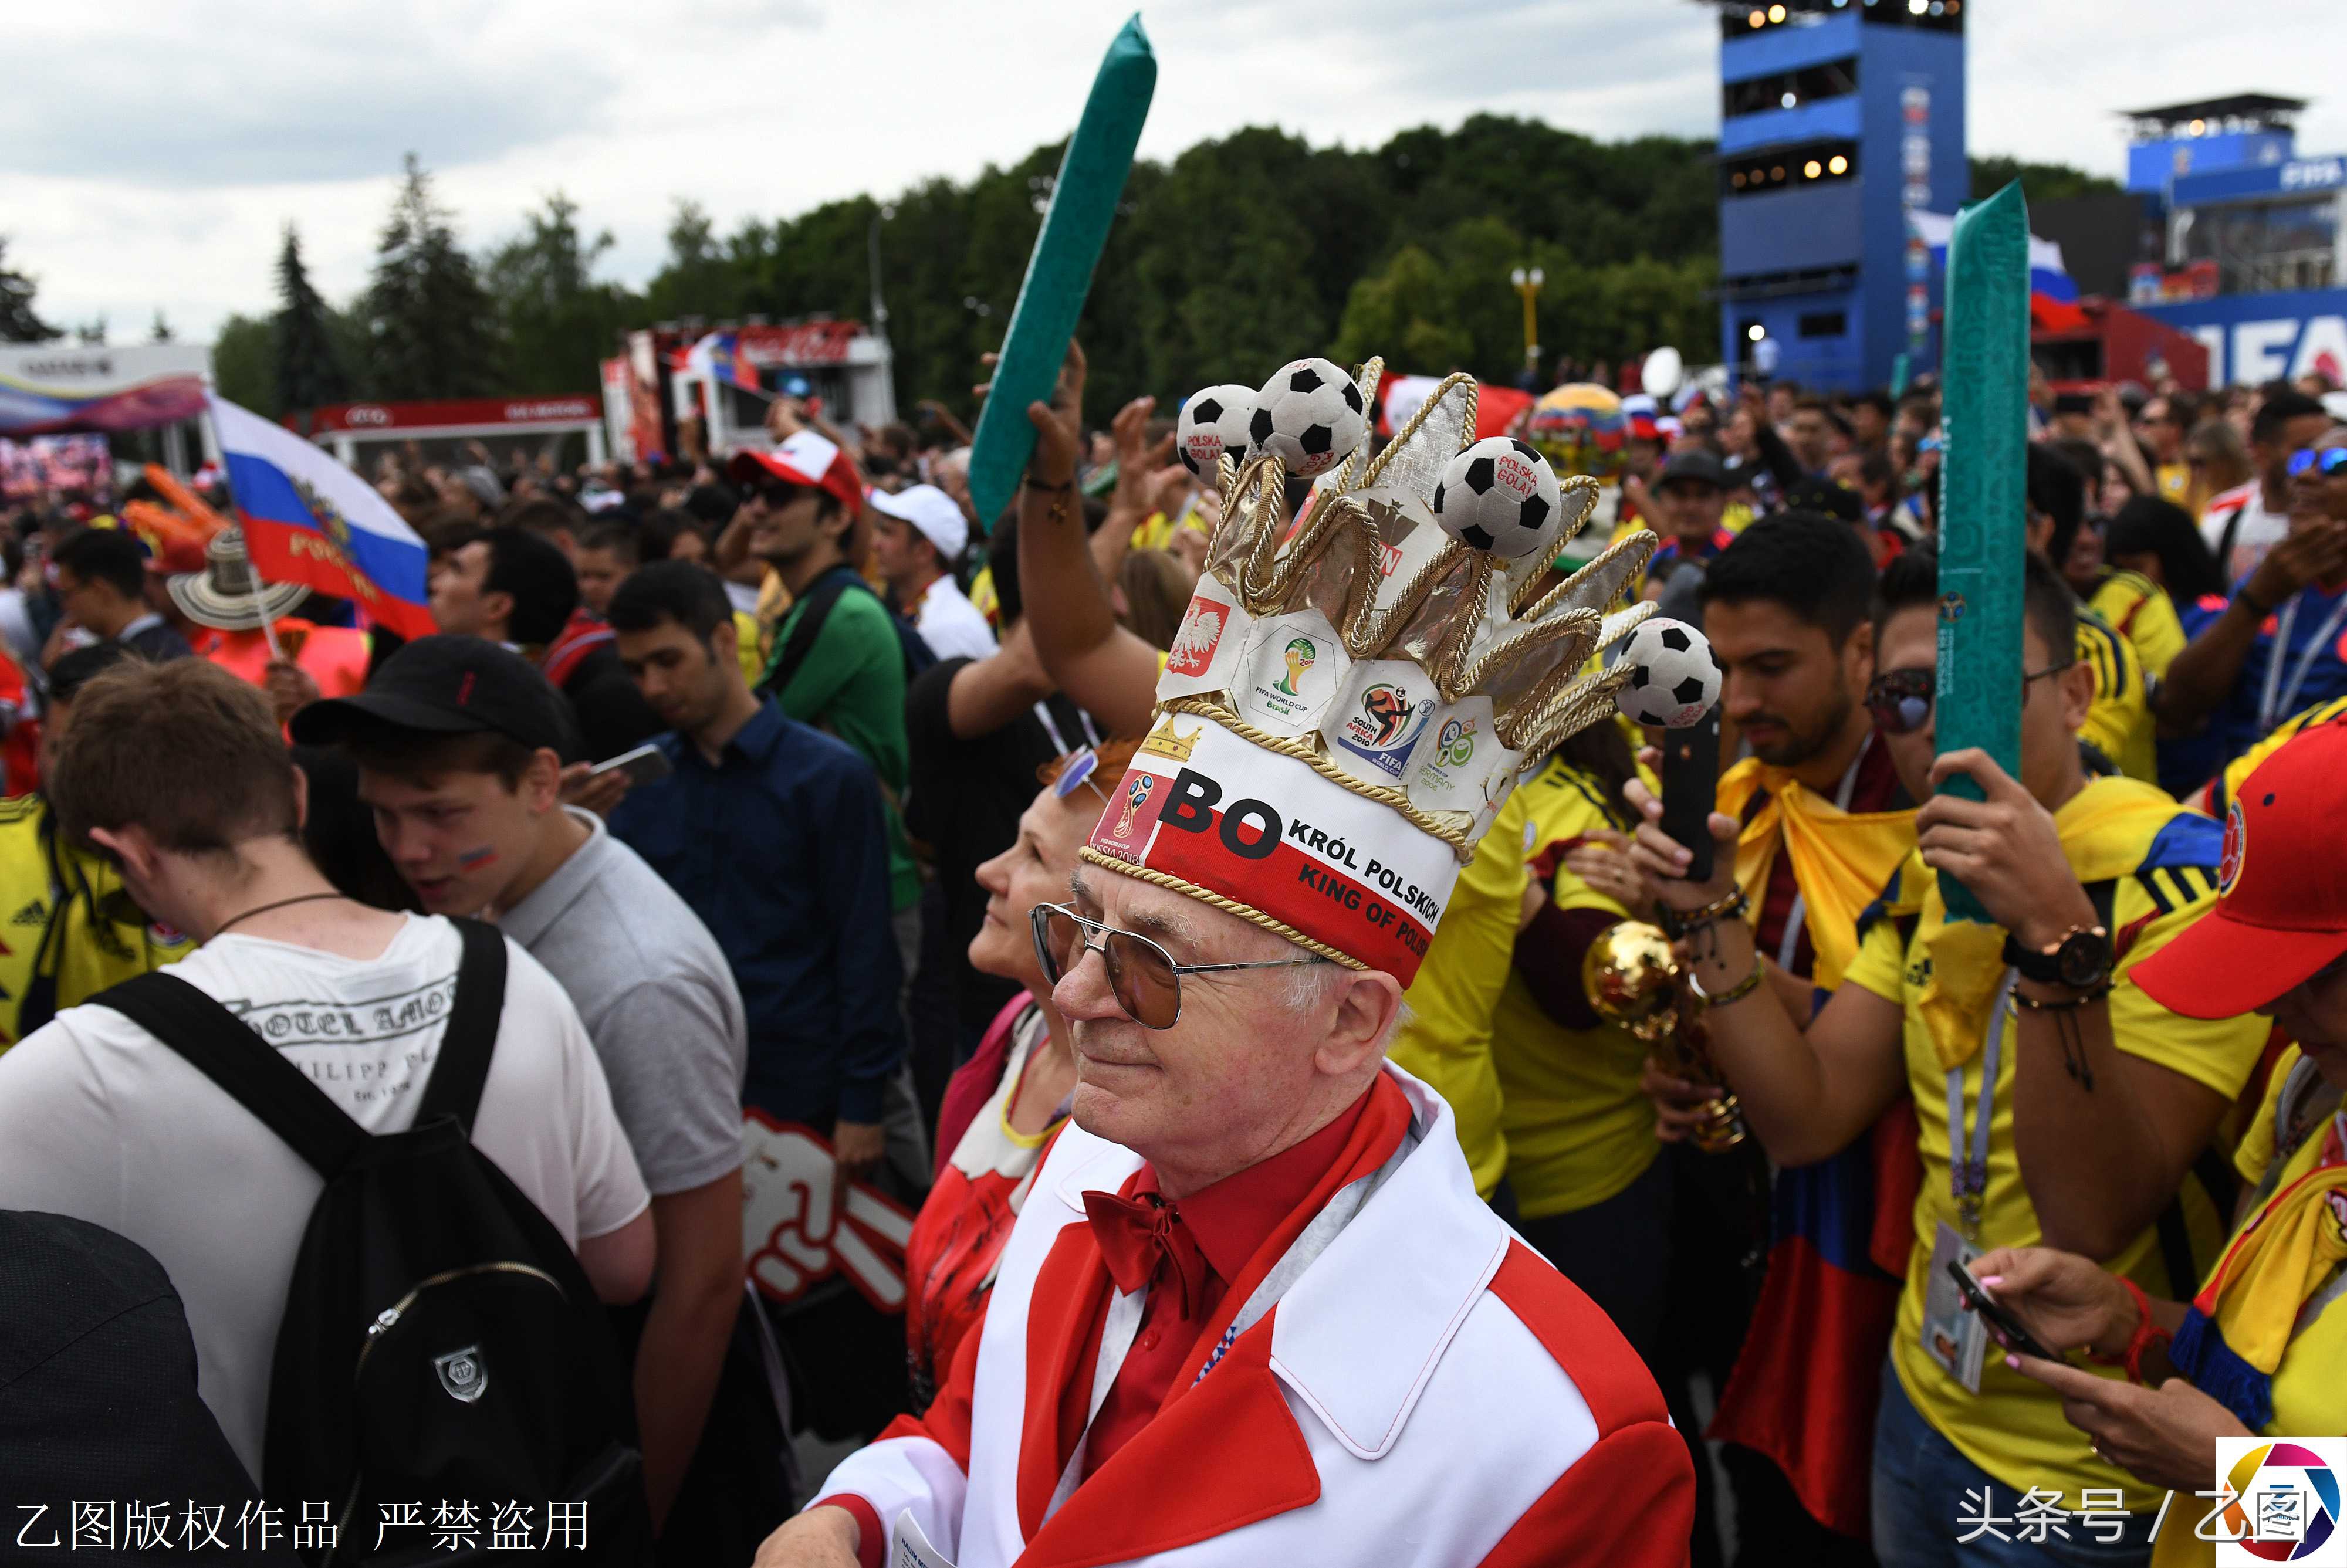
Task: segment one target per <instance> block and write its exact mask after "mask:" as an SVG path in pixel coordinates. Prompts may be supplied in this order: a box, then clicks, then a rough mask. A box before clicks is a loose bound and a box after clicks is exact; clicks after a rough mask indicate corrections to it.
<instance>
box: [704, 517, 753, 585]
mask: <svg viewBox="0 0 2347 1568" xmlns="http://www.w3.org/2000/svg"><path fill="white" fill-rule="evenodd" d="M748 559H750V508H749V507H747V506H746V505H745V506H740V507H734V508H733V516H732V517H731V518H727V519H726V520H725V528H724V529H723V532H721V533H720V534H719V535H718V536H717V538H716V540H715V542H713V543H712V544H711V545H710V547H709V561H710V564H711V565H712V567H714V568H716V569H717V575H718V576H720V577H730V576H732V575H733V569H735V568H736V567H738V566H740V565H741V564H742V563H743V561H745V560H748Z"/></svg>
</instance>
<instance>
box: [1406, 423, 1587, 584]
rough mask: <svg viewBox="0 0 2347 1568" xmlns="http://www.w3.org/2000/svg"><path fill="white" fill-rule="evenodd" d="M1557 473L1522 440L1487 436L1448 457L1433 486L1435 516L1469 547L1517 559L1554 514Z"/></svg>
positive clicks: (1536, 542)
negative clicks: (1455, 454) (1447, 464)
mask: <svg viewBox="0 0 2347 1568" xmlns="http://www.w3.org/2000/svg"><path fill="white" fill-rule="evenodd" d="M1557 504H1558V501H1557V484H1556V471H1555V470H1554V469H1553V468H1551V467H1550V466H1548V459H1547V458H1545V457H1543V456H1541V455H1540V454H1539V453H1537V452H1535V451H1533V450H1532V448H1531V447H1530V446H1526V445H1525V444H1524V443H1522V442H1521V441H1517V440H1514V439H1512V438H1511V437H1509V436H1485V437H1484V438H1483V439H1482V440H1481V441H1478V442H1476V443H1475V445H1473V446H1470V447H1468V448H1467V450H1465V451H1464V452H1461V453H1460V454H1459V456H1456V457H1453V458H1452V459H1450V466H1449V467H1447V468H1445V469H1443V470H1442V482H1441V483H1440V484H1438V485H1437V486H1435V487H1434V520H1435V521H1436V522H1438V523H1440V524H1441V525H1442V531H1443V532H1444V533H1446V534H1449V535H1450V537H1451V538H1454V539H1457V540H1458V541H1459V542H1460V544H1462V545H1465V546H1466V547H1467V548H1470V549H1478V550H1485V551H1488V552H1489V553H1491V554H1492V555H1495V556H1497V557H1499V558H1500V559H1501V560H1520V559H1522V558H1523V557H1525V556H1528V555H1531V554H1532V552H1533V551H1534V550H1537V549H1539V548H1541V539H1542V534H1543V532H1544V531H1545V530H1546V528H1548V525H1549V523H1550V521H1551V519H1553V518H1555V516H1556V515H1557Z"/></svg>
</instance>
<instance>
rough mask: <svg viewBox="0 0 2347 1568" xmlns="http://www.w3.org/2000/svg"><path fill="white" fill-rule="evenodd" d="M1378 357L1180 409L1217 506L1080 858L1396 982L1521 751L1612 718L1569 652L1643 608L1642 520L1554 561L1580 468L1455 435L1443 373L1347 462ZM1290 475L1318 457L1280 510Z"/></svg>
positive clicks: (1495, 441) (1494, 440)
mask: <svg viewBox="0 0 2347 1568" xmlns="http://www.w3.org/2000/svg"><path fill="white" fill-rule="evenodd" d="M1383 371H1384V365H1383V363H1382V362H1381V361H1378V360H1374V359H1373V360H1371V361H1370V362H1369V363H1368V364H1367V365H1365V366H1363V367H1362V368H1361V369H1360V370H1359V371H1358V373H1356V374H1355V375H1353V376H1351V377H1346V376H1345V374H1344V373H1343V372H1342V371H1341V370H1339V369H1338V368H1337V366H1335V365H1333V364H1329V363H1328V362H1327V361H1326V360H1302V361H1297V362H1296V363H1294V364H1289V365H1287V366H1285V367H1283V368H1282V369H1281V370H1280V372H1279V373H1278V374H1276V375H1275V376H1274V377H1273V379H1272V381H1271V382H1270V383H1269V384H1266V386H1265V387H1264V389H1263V390H1262V392H1260V393H1259V394H1257V395H1256V396H1255V403H1254V405H1253V407H1252V409H1251V410H1248V409H1245V408H1241V409H1239V410H1237V411H1236V412H1235V413H1234V411H1233V410H1232V409H1231V408H1230V407H1229V406H1228V404H1229V403H1230V401H1231V395H1233V394H1241V395H1243V394H1244V392H1245V389H1244V388H1234V387H1217V388H1213V389H1211V390H1210V392H1209V393H1206V394H1201V395H1198V396H1197V397H1195V398H1194V399H1193V400H1192V403H1191V405H1189V406H1185V408H1184V413H1183V420H1182V431H1181V445H1182V447H1183V449H1184V452H1185V453H1187V454H1189V455H1190V458H1191V460H1193V461H1197V460H1198V459H1201V458H1204V459H1205V461H1204V463H1200V464H1199V466H1201V468H1202V470H1203V471H1206V472H1211V473H1213V474H1214V475H1215V476H1216V477H1217V478H1218V479H1219V481H1220V489H1221V498H1222V502H1223V507H1222V517H1221V520H1220V522H1219V523H1218V524H1217V525H1216V527H1215V529H1214V536H1213V539H1212V541H1211V543H1210V545H1209V548H1208V551H1207V565H1206V571H1205V573H1204V575H1203V576H1201V577H1200V579H1198V586H1197V589H1196V592H1195V596H1194V598H1193V599H1192V600H1191V601H1190V606H1189V610H1188V612H1187V613H1186V614H1185V615H1184V619H1183V621H1182V624H1181V627H1180V629H1179V630H1178V631H1177V632H1176V634H1175V637H1174V641H1173V649H1172V651H1171V652H1170V654H1169V657H1168V660H1167V663H1166V666H1165V672H1164V675H1163V678H1162V679H1161V680H1160V681H1159V682H1158V685H1157V708H1156V712H1155V715H1154V719H1153V727H1152V730H1151V733H1150V734H1149V737H1148V739H1147V740H1146V741H1145V742H1144V743H1143V745H1142V747H1141V749H1140V751H1139V752H1138V753H1135V755H1134V757H1133V764H1132V765H1131V766H1130V767H1129V768H1128V769H1127V770H1126V772H1125V774H1124V777H1123V779H1122V781H1121V782H1120V783H1119V784H1118V785H1117V787H1116V788H1115V789H1114V790H1113V791H1112V792H1111V793H1110V794H1109V797H1108V801H1109V804H1108V807H1107V809H1106V810H1105V811H1103V812H1102V815H1101V820H1100V823H1099V825H1098V826H1097V827H1095V828H1094V830H1093V832H1092V838H1091V841H1090V842H1089V843H1088V844H1086V845H1084V847H1083V848H1082V849H1081V851H1080V852H1079V853H1080V854H1081V857H1082V858H1083V859H1085V860H1086V861H1089V862H1091V863H1092V864H1093V865H1095V866H1102V867H1105V868H1107V869H1110V870H1113V871H1117V872H1121V873H1122V874H1124V875H1126V876H1136V877H1140V878H1141V879H1143V880H1144V881H1148V882H1153V883H1155V884H1157V885H1158V886H1163V887H1167V888H1171V889H1173V890H1174V891H1176V892H1180V893H1184V894H1187V895H1189V896H1190V897H1194V898H1198V899H1202V900H1204V902H1206V903H1208V904H1211V905H1214V907H1217V908H1221V909H1226V910H1229V911H1231V912H1232V913H1234V914H1236V915H1239V916H1241V917H1244V918H1245V919H1248V920H1251V921H1253V922H1254V923H1255V924H1256V925H1259V926H1263V927H1267V928H1269V929H1271V930H1274V931H1277V932H1278V933H1280V934H1281V935H1282V936H1285V937H1286V938H1289V939H1290V940H1292V941H1294V942H1296V943H1297V944H1299V945H1301V946H1303V947H1304V948H1308V949H1309V950H1311V951H1313V952H1315V953H1318V954H1320V955H1321V956H1323V957H1325V958H1333V959H1335V960H1336V961H1337V962H1338V963H1341V964H1345V965H1348V966H1349V967H1352V968H1368V969H1382V970H1384V971H1386V972H1388V973H1389V974H1391V975H1393V976H1394V977H1395V978H1396V979H1399V981H1400V982H1401V983H1402V984H1403V985H1405V986H1407V985H1408V984H1409V981H1410V979H1411V978H1412V977H1413V976H1414V975H1415V974H1416V973H1417V972H1418V966H1419V961H1420V960H1421V959H1422V958H1424V957H1425V955H1426V951H1427V948H1428V946H1429V944H1430V943H1431V942H1432V940H1433V938H1434V932H1435V928H1436V927H1437V926H1438V925H1439V924H1440V921H1441V919H1442V913H1443V909H1444V907H1446V906H1447V905H1448V904H1449V902H1450V895H1451V890H1452V887H1453V886H1454V885H1455V884H1456V883H1457V881H1458V879H1459V873H1460V868H1461V867H1462V866H1464V865H1465V864H1466V863H1467V861H1468V859H1469V858H1470V857H1471V856H1472V854H1473V851H1474V846H1475V844H1476V841H1477V840H1478V839H1480V838H1481V837H1482V835H1483V834H1484V833H1485V831H1486V830H1488V829H1489V828H1490V827H1491V821H1492V819H1493V817H1494V816H1496V815H1498V813H1499V810H1500V807H1501V804H1502V803H1503V802H1504V801H1505V800H1506V799H1507V796H1508V794H1509V793H1510V792H1511V791H1512V790H1513V789H1514V788H1515V786H1516V782H1517V779H1518V777H1519V776H1520V774H1522V771H1523V770H1524V769H1526V768H1527V767H1528V766H1530V765H1532V764H1536V763H1538V762H1539V761H1540V760H1541V759H1542V758H1543V757H1545V756H1546V755H1547V754H1548V753H1549V752H1550V751H1551V750H1553V748H1554V747H1555V746H1556V745H1557V744H1558V743H1561V742H1563V740H1565V739H1566V738H1567V737H1568V736H1570V735H1572V734H1573V733H1575V732H1577V731H1579V730H1581V729H1583V728H1584V727H1585V726H1587V725H1589V724H1591V723H1595V722H1597V721H1598V720H1600V719H1602V718H1609V717H1611V716H1612V715H1613V713H1614V694H1615V692H1617V691H1619V690H1620V688H1621V686H1622V685H1623V683H1624V682H1626V681H1627V680H1628V679H1629V676H1630V671H1628V670H1627V669H1626V668H1620V667H1617V668H1616V669H1614V670H1613V671H1604V672H1600V671H1598V670H1597V668H1596V666H1595V664H1594V661H1593V655H1594V653H1595V652H1596V651H1598V650H1600V649H1601V648H1604V647H1606V646H1608V645H1610V644H1611V643H1613V642H1614V641H1615V640H1617V639H1618V638H1620V637H1622V636H1624V635H1625V634H1626V633H1627V632H1628V631H1629V630H1630V629H1631V628H1632V627H1634V626H1635V625H1637V624H1638V622H1639V621H1641V620H1644V619H1645V617H1646V616H1647V615H1649V614H1650V613H1652V611H1653V606H1651V605H1646V604H1640V605H1637V606H1635V607H1631V608H1626V609H1624V608H1619V607H1618V601H1619V600H1620V599H1621V597H1622V593H1623V589H1624V585H1625V584H1626V583H1627V582H1628V581H1629V580H1630V579H1631V578H1632V577H1633V576H1634V575H1635V573H1636V572H1637V571H1638V570H1639V569H1642V568H1643V567H1644V566H1645V563H1646V560H1647V558H1648V557H1649V556H1651V555H1652V554H1653V553H1654V549H1655V536H1654V535H1653V534H1651V533H1648V532H1646V531H1645V530H1643V529H1641V530H1639V531H1637V532H1635V533H1633V534H1631V535H1629V536H1628V537H1626V538H1622V539H1619V540H1617V541H1616V542H1615V543H1614V545H1613V546H1612V547H1611V548H1607V549H1606V550H1605V551H1604V553H1603V554H1601V555H1599V556H1598V557H1597V558H1596V559H1594V560H1593V561H1591V562H1590V563H1589V564H1588V565H1587V566H1585V567H1583V568H1582V569H1580V570H1578V571H1576V572H1574V573H1573V576H1571V577H1570V578H1567V579H1563V580H1562V581H1558V580H1556V579H1555V576H1554V574H1553V572H1552V571H1551V569H1550V562H1551V561H1552V560H1553V559H1554V557H1555V555H1556V550H1557V547H1558V546H1560V545H1561V544H1563V541H1564V540H1566V539H1568V538H1571V537H1572V536H1573V534H1574V533H1575V532H1577V531H1578V530H1579V529H1580V528H1582V527H1583V525H1584V524H1585V523H1587V522H1588V520H1589V517H1590V513H1591V512H1592V511H1593V510H1594V507H1595V506H1596V504H1597V499H1598V485H1597V482H1596V481H1595V480H1594V479H1592V478H1590V477H1586V476H1575V477H1571V478H1568V479H1565V480H1563V481H1562V482H1560V481H1559V480H1558V479H1557V478H1556V477H1555V476H1554V475H1553V473H1551V471H1550V469H1549V466H1548V464H1547V462H1546V460H1545V459H1543V458H1542V457H1541V456H1539V454H1538V453H1536V452H1534V451H1533V450H1532V448H1531V447H1530V446H1525V445H1524V444H1523V443H1522V442H1520V441H1513V440H1510V439H1508V438H1505V437H1491V438H1488V439H1485V440H1481V441H1478V440H1476V439H1475V383H1474V381H1473V379H1472V378H1471V377H1469V376H1465V375H1452V376H1450V377H1447V378H1446V379H1445V380H1443V381H1442V383H1441V384H1440V385H1439V386H1438V387H1437V388H1436V389H1435V391H1434V392H1433V393H1432V395H1430V396H1429V397H1428V398H1427V399H1426V401H1425V402H1424V403H1422V404H1421V405H1419V407H1418V408H1417V410H1416V411H1415V412H1414V413H1413V414H1412V415H1410V417H1409V419H1408V421H1407V422H1406V423H1405V424H1404V425H1402V427H1401V428H1400V429H1399V431H1398V432H1396V434H1395V436H1394V438H1393V440H1392V442H1391V443H1390V444H1389V446H1387V447H1386V448H1385V449H1384V450H1383V451H1381V452H1379V453H1378V455H1377V456H1376V457H1374V458H1371V457H1370V456H1368V451H1367V448H1366V437H1367V426H1366V423H1365V421H1364V418H1363V410H1365V409H1367V408H1374V407H1375V406H1376V405H1377V391H1378V381H1379V379H1380V378H1381V376H1382V374H1383ZM1332 381H1334V382H1336V383H1337V390H1338V392H1339V393H1340V394H1341V395H1339V396H1337V397H1336V398H1333V399H1332V398H1330V397H1329V396H1328V395H1327V392H1328V386H1329V384H1330V383H1331V382H1332ZM1307 383H1310V384H1311V385H1309V386H1307ZM1299 389H1301V390H1299ZM1241 415H1245V416H1246V417H1241ZM1216 430H1219V431H1220V432H1222V433H1223V436H1224V445H1223V446H1222V447H1221V450H1220V453H1219V456H1208V453H1209V451H1211V450H1212V449H1213V446H1214V433H1215V431H1216ZM1209 465H1211V466H1209ZM1298 470H1300V471H1301V472H1303V473H1311V474H1317V475H1318V478H1317V481H1316V483H1315V486H1314V488H1313V489H1312V491H1311V493H1310V497H1309V498H1308V499H1307V501H1306V502H1305V503H1304V504H1303V506H1302V507H1300V508H1299V509H1298V513H1297V515H1296V518H1294V519H1293V520H1291V518H1290V515H1289V507H1288V498H1287V490H1288V480H1289V476H1290V474H1291V472H1296V471H1298ZM1609 608H1611V609H1612V610H1613V613H1611V614H1608V613H1607V611H1608V610H1609Z"/></svg>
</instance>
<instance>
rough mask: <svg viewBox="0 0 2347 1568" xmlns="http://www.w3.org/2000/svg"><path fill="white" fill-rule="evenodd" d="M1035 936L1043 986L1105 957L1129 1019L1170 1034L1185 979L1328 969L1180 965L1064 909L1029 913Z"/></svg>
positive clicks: (1279, 963)
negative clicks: (1091, 957)
mask: <svg viewBox="0 0 2347 1568" xmlns="http://www.w3.org/2000/svg"><path fill="white" fill-rule="evenodd" d="M1027 918H1028V921H1029V923H1030V927H1031V928H1032V929H1033V931H1034V936H1035V962H1036V964H1037V965H1038V966H1039V967H1040V968H1041V969H1042V971H1043V983H1044V984H1046V985H1049V986H1057V985H1058V984H1059V983H1060V981H1061V979H1064V978H1065V977H1066V976H1067V975H1069V974H1070V973H1071V972H1072V971H1073V970H1074V969H1075V968H1076V966H1077V965H1079V964H1081V963H1082V962H1083V961H1084V955H1085V954H1086V953H1093V952H1096V953H1098V954H1099V955H1100V956H1101V966H1102V968H1104V969H1106V970H1107V971H1108V989H1109V991H1110V993H1111V994H1112V995H1113V996H1114V997H1115V998H1116V1005H1117V1006H1119V1007H1121V1008H1122V1009H1124V1013H1125V1016H1126V1017H1127V1018H1130V1019H1131V1020H1133V1022H1135V1023H1137V1024H1139V1025H1141V1026H1142V1027H1143V1029H1160V1030H1163V1029H1172V1028H1173V1025H1174V1022H1175V1020H1178V1019H1180V1018H1181V1016H1182V977H1183V976H1184V975H1207V974H1215V973H1218V972H1220V971H1223V970H1225V969H1289V968H1296V967H1297V966H1298V965H1302V964H1325V963H1327V961H1328V960H1327V959H1326V958H1269V959H1266V960H1264V961H1262V962H1260V963H1252V964H1177V963H1175V962H1174V961H1173V954H1171V953H1169V952H1167V951H1166V950H1165V949H1164V948H1161V947H1159V946H1158V945H1157V944H1156V943H1154V942H1153V941H1151V940H1150V939H1149V938H1146V937H1143V936H1137V935H1135V934H1134V933H1133V932H1131V931H1122V930H1119V929H1118V928H1117V927H1114V926H1103V925H1102V924H1101V923H1100V922H1099V921H1098V920H1087V919H1085V918H1084V917H1082V916H1081V915H1079V914H1077V913H1076V912H1075V911H1074V910H1073V909H1071V908H1069V907H1067V906H1066V905H1064V904H1038V905H1036V906H1035V907H1034V908H1032V909H1030V910H1029V911H1028V914H1027Z"/></svg>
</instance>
